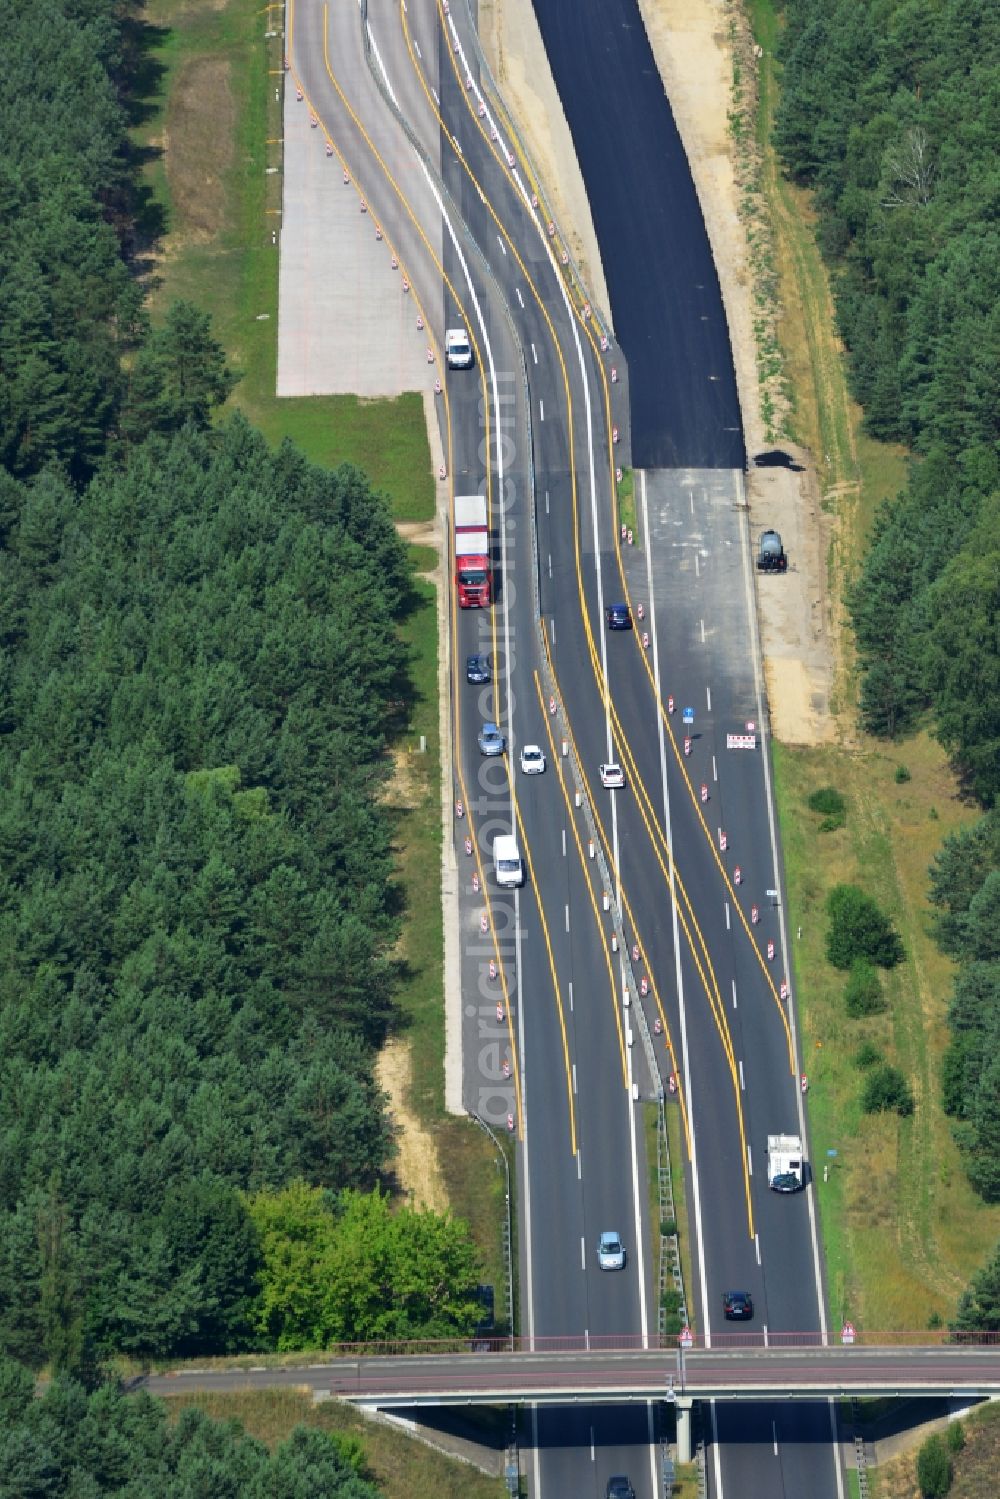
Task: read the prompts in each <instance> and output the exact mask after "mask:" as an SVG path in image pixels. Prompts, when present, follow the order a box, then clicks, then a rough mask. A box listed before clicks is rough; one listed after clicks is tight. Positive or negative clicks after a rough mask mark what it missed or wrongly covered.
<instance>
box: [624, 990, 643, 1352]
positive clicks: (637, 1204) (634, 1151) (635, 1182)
mask: <svg viewBox="0 0 1000 1499" xmlns="http://www.w3.org/2000/svg"><path fill="white" fill-rule="evenodd" d="M624 987H625V970H624V968H623V969H622V988H623V989H624ZM625 1056H626V1059H627V1062H628V1100H629V1101H628V1130H629V1149H630V1151H631V1155H632V1212H633V1213H634V1215H635V1256H636V1260H637V1262H638V1263H637V1273H638V1276H639V1325H640V1326H641V1328H642V1346H643V1348H648V1347H649V1327H648V1323H647V1321H646V1267H645V1263H644V1260H645V1252H646V1251H645V1245H644V1241H645V1237H646V1236H645V1234H644V1233H643V1231H642V1199H641V1196H640V1192H639V1147H638V1144H637V1141H636V1127H635V1116H636V1112H637V1110H636V1106H635V1104H633V1102H632V1048H631V1046H629V1047H627V1048H626V1052H625Z"/></svg>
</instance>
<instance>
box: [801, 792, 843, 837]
mask: <svg viewBox="0 0 1000 1499" xmlns="http://www.w3.org/2000/svg"><path fill="white" fill-rule="evenodd" d="M808 805H809V808H810V810H811V811H813V812H821V813H822V814H823V821H822V822H821V823H820V825H819V830H820V832H821V833H833V832H835V831H836V829H837V828H842V827H843V826H844V823H845V822H846V821H847V803H846V802H845V801H844V798H843V797H842V796H841V794H840V792H839V791H838V790H837V789H836V788H835V787H834V786H821V787H820V788H819V790H818V791H814V792H812V794H811V795H810V797H809V803H808Z"/></svg>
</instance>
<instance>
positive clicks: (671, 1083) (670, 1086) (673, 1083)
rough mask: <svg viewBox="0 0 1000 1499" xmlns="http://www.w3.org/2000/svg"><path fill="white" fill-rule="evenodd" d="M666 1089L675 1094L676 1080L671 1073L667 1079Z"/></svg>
mask: <svg viewBox="0 0 1000 1499" xmlns="http://www.w3.org/2000/svg"><path fill="white" fill-rule="evenodd" d="M667 1088H668V1089H669V1091H670V1092H671V1093H676V1092H677V1079H676V1078H675V1077H674V1074H673V1073H671V1074H670V1076H669V1077H668V1078H667Z"/></svg>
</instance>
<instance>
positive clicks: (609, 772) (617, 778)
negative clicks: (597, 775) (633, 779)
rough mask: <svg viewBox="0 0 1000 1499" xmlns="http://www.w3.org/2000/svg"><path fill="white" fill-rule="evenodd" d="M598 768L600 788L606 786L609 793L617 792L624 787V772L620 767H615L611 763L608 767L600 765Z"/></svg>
mask: <svg viewBox="0 0 1000 1499" xmlns="http://www.w3.org/2000/svg"><path fill="white" fill-rule="evenodd" d="M599 768H600V772H601V785H602V786H606V787H607V788H608V790H609V791H617V790H618V789H619V788H620V787H622V786H624V784H625V772H624V771H623V770H622V768H621V766H620V765H616V764H615V763H614V761H612V762H611V764H610V765H602V766H600V767H599Z"/></svg>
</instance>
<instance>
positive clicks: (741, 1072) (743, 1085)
mask: <svg viewBox="0 0 1000 1499" xmlns="http://www.w3.org/2000/svg"><path fill="white" fill-rule="evenodd" d="M573 1070H574V1072H575V1071H576V1069H575V1068H574V1069H573ZM746 1090H747V1085H746V1082H745V1080H744V1077H743V1058H742V1057H740V1092H741V1093H745V1092H746Z"/></svg>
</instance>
